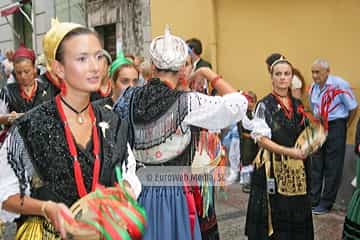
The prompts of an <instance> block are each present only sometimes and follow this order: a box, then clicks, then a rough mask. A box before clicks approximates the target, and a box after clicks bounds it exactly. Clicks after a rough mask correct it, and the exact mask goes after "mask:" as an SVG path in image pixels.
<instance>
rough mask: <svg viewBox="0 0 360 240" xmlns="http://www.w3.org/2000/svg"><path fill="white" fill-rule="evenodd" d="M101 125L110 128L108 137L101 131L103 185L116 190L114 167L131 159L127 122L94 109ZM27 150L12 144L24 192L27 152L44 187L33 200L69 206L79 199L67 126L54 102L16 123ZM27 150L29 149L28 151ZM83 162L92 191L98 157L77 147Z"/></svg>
mask: <svg viewBox="0 0 360 240" xmlns="http://www.w3.org/2000/svg"><path fill="white" fill-rule="evenodd" d="M94 112H95V115H96V119H97V122H98V123H99V122H101V121H106V122H107V123H108V124H109V128H108V129H107V130H106V137H105V136H104V135H103V133H102V131H101V129H100V127H98V132H99V137H100V144H101V150H102V151H101V153H100V155H101V156H100V158H101V173H100V183H101V184H103V185H105V186H112V185H113V184H114V182H115V175H114V167H115V166H116V165H120V166H121V164H122V163H123V161H124V159H126V158H127V145H126V142H127V129H128V126H127V124H126V123H125V122H124V124H122V122H121V121H119V118H118V117H117V116H116V115H115V114H113V113H112V112H111V111H109V110H105V109H104V108H97V107H94ZM15 126H16V127H17V129H18V130H19V134H20V136H21V139H22V140H23V143H24V146H23V147H22V146H21V145H17V144H18V142H16V141H13V142H11V145H10V146H11V147H9V149H8V157H9V158H10V159H9V163H11V166H12V168H13V170H14V171H15V174H16V176H17V177H18V178H19V182H20V192H21V194H22V195H24V193H25V189H26V186H27V185H26V184H27V182H29V181H26V176H25V168H24V163H23V162H22V161H23V159H22V157H21V151H22V150H23V149H25V148H26V150H27V153H28V154H29V156H30V158H31V164H32V167H33V168H34V170H35V172H36V175H37V176H38V177H39V178H40V179H41V181H42V183H43V185H42V186H41V187H39V188H32V189H31V193H32V196H33V197H36V198H39V199H43V200H53V201H58V202H64V203H65V204H67V205H68V206H70V205H71V204H72V203H74V202H75V201H76V200H77V199H78V194H77V190H76V184H75V178H74V173H73V160H72V157H71V156H70V153H69V150H68V146H67V143H66V139H65V135H64V128H63V124H62V122H61V121H60V118H59V116H58V112H57V109H56V106H55V102H54V101H53V100H52V101H50V102H47V103H45V104H43V105H41V106H39V107H38V108H36V109H34V110H32V111H30V112H29V113H27V114H26V115H24V117H22V118H21V119H19V121H17V122H16V124H15ZM24 147H25V148H24ZM77 150H78V154H79V161H80V165H81V168H82V171H83V177H84V183H85V186H86V188H87V191H90V187H91V181H92V168H93V161H94V157H93V154H92V146H91V144H89V146H87V148H86V149H83V148H81V147H79V146H78V147H77Z"/></svg>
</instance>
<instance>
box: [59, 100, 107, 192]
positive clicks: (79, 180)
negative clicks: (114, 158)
mask: <svg viewBox="0 0 360 240" xmlns="http://www.w3.org/2000/svg"><path fill="white" fill-rule="evenodd" d="M60 101H63V102H64V100H63V99H62V97H61V96H60V95H57V96H56V97H55V103H56V107H57V109H58V111H59V115H60V119H61V121H62V122H63V124H64V130H65V138H66V142H67V145H68V147H69V151H70V155H71V157H72V158H73V167H74V176H75V183H76V189H77V192H78V195H79V197H83V196H85V195H86V194H87V190H86V187H85V183H84V178H83V173H82V169H81V166H80V162H79V159H78V153H77V149H76V145H75V141H74V139H73V136H72V133H71V129H70V126H69V123H68V120H67V118H66V115H65V112H64V109H63V107H62V105H61V102H60ZM64 104H65V105H66V103H65V102H64ZM66 106H67V105H66ZM87 107H89V104H88V105H87ZM87 107H86V108H87ZM89 115H90V119H91V123H92V141H93V154H94V157H95V161H94V166H93V176H92V184H91V191H95V189H96V186H97V185H98V184H99V176H100V166H101V163H100V157H99V153H100V140H99V135H98V131H97V127H96V117H95V114H94V110H93V108H92V105H90V107H89Z"/></svg>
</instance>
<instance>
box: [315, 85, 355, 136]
mask: <svg viewBox="0 0 360 240" xmlns="http://www.w3.org/2000/svg"><path fill="white" fill-rule="evenodd" d="M339 94H347V95H349V96H350V97H351V98H352V95H351V94H350V93H349V92H348V91H346V90H343V89H339V88H335V87H328V88H327V89H326V91H325V92H324V94H323V96H322V97H321V106H320V116H321V118H322V120H323V122H324V128H325V129H326V130H328V129H329V121H328V118H329V113H330V112H332V111H334V110H335V109H336V108H337V107H338V106H339V105H340V103H338V104H336V105H335V106H333V107H331V108H330V105H331V103H332V102H333V101H334V99H335V97H336V96H337V95H339Z"/></svg>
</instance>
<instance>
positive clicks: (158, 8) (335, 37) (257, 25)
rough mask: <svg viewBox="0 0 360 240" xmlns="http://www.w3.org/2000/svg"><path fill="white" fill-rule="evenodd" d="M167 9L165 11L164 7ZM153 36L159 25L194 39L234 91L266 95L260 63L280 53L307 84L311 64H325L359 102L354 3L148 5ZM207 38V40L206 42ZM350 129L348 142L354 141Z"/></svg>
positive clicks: (162, 0)
mask: <svg viewBox="0 0 360 240" xmlns="http://www.w3.org/2000/svg"><path fill="white" fill-rule="evenodd" d="M169 6H171V8H169ZM151 17H152V19H151V20H152V28H153V30H152V33H153V36H156V35H159V34H162V31H163V30H162V29H163V27H164V24H165V23H170V24H171V25H172V29H173V32H174V33H175V34H178V35H181V36H183V38H184V39H187V38H189V37H193V36H194V37H198V38H200V39H201V40H202V41H203V43H204V48H205V52H204V57H205V58H206V59H209V60H210V61H211V62H212V63H214V61H215V63H216V64H217V69H218V71H219V73H220V74H221V75H223V76H224V77H225V78H226V79H227V80H228V81H230V82H231V83H232V84H233V85H234V86H235V87H236V88H239V89H244V90H250V89H251V90H254V91H255V92H256V93H257V94H258V95H259V96H260V97H262V96H264V95H265V94H266V93H269V92H270V91H271V82H270V80H269V76H268V74H267V71H266V67H265V63H264V60H265V58H266V57H267V56H268V55H269V54H270V53H272V52H281V53H283V54H284V55H285V56H287V57H288V59H289V60H290V61H291V62H292V63H293V64H294V65H295V66H296V67H298V68H299V69H300V70H301V72H302V73H303V74H304V75H305V78H306V81H307V83H308V84H310V83H311V82H312V79H311V73H310V68H311V63H312V62H313V61H314V60H315V59H316V58H318V57H323V58H326V59H328V61H329V62H330V65H331V71H332V73H334V74H335V75H339V76H342V77H343V78H345V79H346V80H348V81H349V82H350V84H351V86H352V87H353V88H354V91H355V93H356V95H357V96H358V99H360V81H359V78H360V68H359V67H358V59H357V58H358V56H360V47H358V44H359V42H360V32H359V31H357V29H359V27H360V1H358V0H344V1H337V0H319V1H315V2H314V1H310V0H304V1H297V2H294V1H282V0H272V1H267V0H255V1H245V0H213V1H211V0H197V1H192V0H184V1H175V0H152V1H151ZM212 37H213V38H212ZM354 127H355V124H352V126H351V128H350V130H349V131H348V142H353V141H354V140H353V139H354Z"/></svg>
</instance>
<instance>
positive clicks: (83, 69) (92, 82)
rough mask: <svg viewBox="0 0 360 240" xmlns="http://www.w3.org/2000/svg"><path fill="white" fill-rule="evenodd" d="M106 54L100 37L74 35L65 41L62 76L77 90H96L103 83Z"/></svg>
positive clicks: (86, 91)
mask: <svg viewBox="0 0 360 240" xmlns="http://www.w3.org/2000/svg"><path fill="white" fill-rule="evenodd" d="M104 58H105V57H104V55H103V51H102V47H101V44H100V41H99V39H98V38H97V37H96V36H95V35H93V34H82V35H78V36H74V37H72V38H70V39H68V40H66V42H64V57H63V63H60V65H59V66H60V68H59V69H60V70H59V72H60V74H58V75H59V76H60V77H62V78H63V79H64V80H65V83H66V87H67V88H68V89H71V90H74V91H76V92H85V93H90V92H95V91H97V90H98V89H99V87H100V83H101V77H102V76H101V70H102V65H103V61H104Z"/></svg>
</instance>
